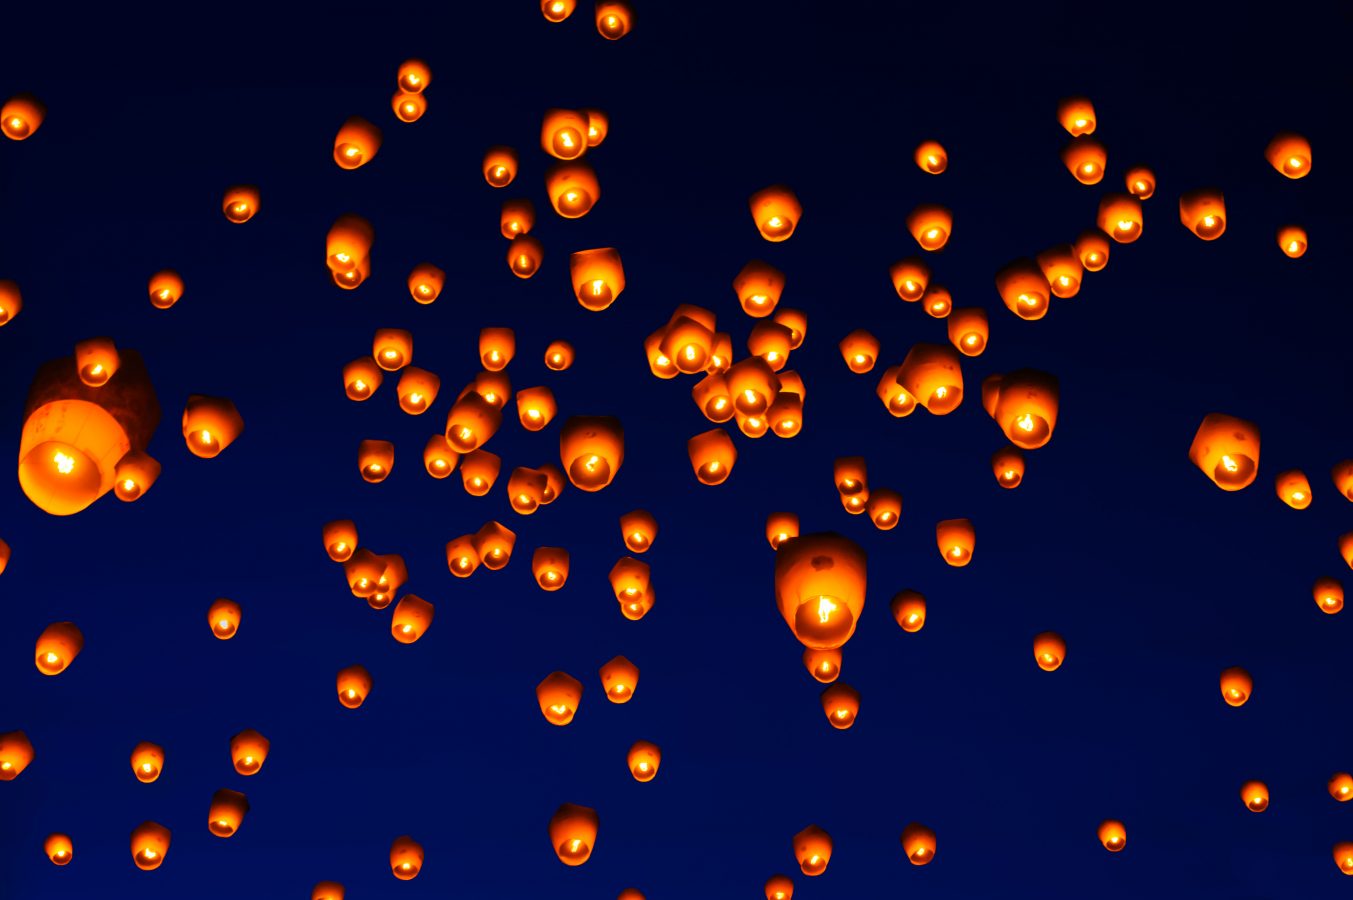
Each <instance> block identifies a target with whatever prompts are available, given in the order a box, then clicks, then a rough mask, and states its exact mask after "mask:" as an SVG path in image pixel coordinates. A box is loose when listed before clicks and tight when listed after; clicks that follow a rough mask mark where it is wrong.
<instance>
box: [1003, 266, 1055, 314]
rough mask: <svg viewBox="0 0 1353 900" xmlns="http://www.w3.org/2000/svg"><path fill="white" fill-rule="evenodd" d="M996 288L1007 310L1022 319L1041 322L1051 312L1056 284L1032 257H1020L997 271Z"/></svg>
mask: <svg viewBox="0 0 1353 900" xmlns="http://www.w3.org/2000/svg"><path fill="white" fill-rule="evenodd" d="M996 290H997V292H999V293H1000V295H1001V300H1002V301H1004V303H1005V306H1006V309H1008V310H1010V311H1011V312H1012V313H1014V314H1015V315H1017V316H1019V317H1020V318H1021V319H1026V320H1028V321H1031V322H1032V321H1037V320H1038V319H1041V318H1043V317H1044V316H1045V315H1047V314H1048V296H1049V295H1050V294H1051V293H1052V287H1051V285H1049V284H1048V280H1047V279H1046V278H1045V277H1043V270H1042V269H1040V268H1039V267H1038V264H1037V263H1035V262H1034V261H1033V260H1030V259H1017V260H1015V261H1014V262H1012V263H1010V264H1009V265H1007V266H1006V267H1005V268H1003V269H1001V270H1000V271H999V272H997V273H996Z"/></svg>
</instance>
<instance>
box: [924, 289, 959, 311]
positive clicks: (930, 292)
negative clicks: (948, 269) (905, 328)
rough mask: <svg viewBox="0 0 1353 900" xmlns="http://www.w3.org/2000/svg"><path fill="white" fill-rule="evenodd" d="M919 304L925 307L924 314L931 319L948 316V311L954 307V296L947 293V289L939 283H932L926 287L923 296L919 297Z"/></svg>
mask: <svg viewBox="0 0 1353 900" xmlns="http://www.w3.org/2000/svg"><path fill="white" fill-rule="evenodd" d="M921 305H922V306H924V307H925V311H926V315H928V316H930V317H931V318H932V319H944V318H948V316H949V313H950V312H952V311H953V308H954V297H953V295H952V294H950V293H949V289H948V288H946V287H944V286H943V285H939V284H932V285H931V286H930V287H928V288H926V292H925V296H924V297H922V298H921Z"/></svg>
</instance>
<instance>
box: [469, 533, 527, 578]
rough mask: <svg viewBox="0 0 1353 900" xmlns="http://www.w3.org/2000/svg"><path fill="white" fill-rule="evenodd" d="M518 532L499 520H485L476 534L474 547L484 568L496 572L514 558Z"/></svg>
mask: <svg viewBox="0 0 1353 900" xmlns="http://www.w3.org/2000/svg"><path fill="white" fill-rule="evenodd" d="M516 544H517V533H516V532H515V531H513V530H511V529H510V528H507V527H505V526H503V525H502V524H500V523H498V522H485V523H484V525H483V526H481V527H480V529H479V530H478V531H476V532H475V534H474V548H475V551H476V552H477V553H478V554H479V560H480V562H482V563H483V564H484V568H486V569H488V570H489V571H490V572H496V571H498V570H499V569H501V568H502V567H503V566H505V565H507V564H508V562H509V561H510V560H511V559H512V548H513V547H514V546H516Z"/></svg>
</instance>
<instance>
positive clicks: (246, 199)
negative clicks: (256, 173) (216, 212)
mask: <svg viewBox="0 0 1353 900" xmlns="http://www.w3.org/2000/svg"><path fill="white" fill-rule="evenodd" d="M258 204H259V195H258V188H257V187H256V186H254V185H252V184H236V185H232V186H231V187H228V188H226V192H225V197H223V198H222V200H221V211H222V212H224V213H225V217H226V218H227V219H229V220H230V221H231V222H234V223H235V224H236V225H243V224H244V223H245V222H248V221H249V220H250V219H252V218H253V217H254V214H255V213H257V212H258Z"/></svg>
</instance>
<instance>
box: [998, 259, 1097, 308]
mask: <svg viewBox="0 0 1353 900" xmlns="http://www.w3.org/2000/svg"><path fill="white" fill-rule="evenodd" d="M1034 261H1035V262H1037V263H1038V268H1039V269H1041V270H1042V272H1043V279H1044V280H1045V281H1046V282H1047V283H1048V287H1049V288H1050V289H1051V290H1052V294H1053V296H1054V297H1062V298H1064V299H1065V298H1067V297H1074V296H1076V295H1077V294H1078V293H1080V289H1081V275H1082V274H1084V271H1085V267H1084V266H1082V265H1081V261H1080V258H1079V257H1078V256H1077V255H1076V248H1075V247H1073V246H1071V245H1070V244H1060V245H1058V246H1056V247H1051V248H1049V249H1047V250H1044V251H1043V252H1042V253H1040V254H1038V256H1036V257H1035V258H1034ZM1014 312H1015V314H1016V315H1019V310H1018V309H1017V310H1015V311H1014Z"/></svg>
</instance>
